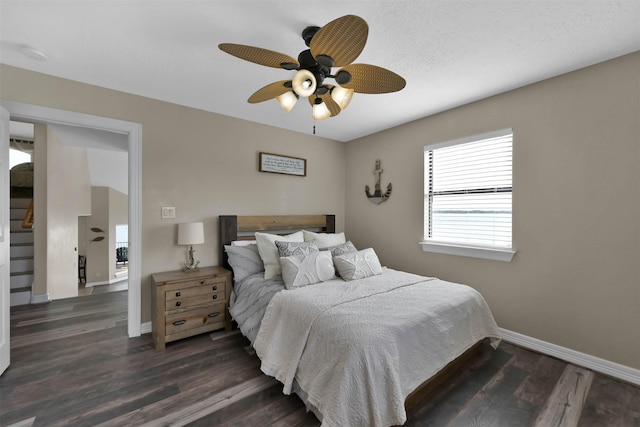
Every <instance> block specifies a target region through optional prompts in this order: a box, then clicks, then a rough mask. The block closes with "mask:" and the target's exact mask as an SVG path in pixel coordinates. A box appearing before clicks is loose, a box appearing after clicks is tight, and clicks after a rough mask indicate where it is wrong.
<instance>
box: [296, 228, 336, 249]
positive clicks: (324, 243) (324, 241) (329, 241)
mask: <svg viewBox="0 0 640 427" xmlns="http://www.w3.org/2000/svg"><path fill="white" fill-rule="evenodd" d="M302 233H303V234H304V241H305V242H308V241H310V240H315V241H316V244H317V245H318V248H320V249H323V248H327V247H329V246H336V245H340V244H342V243H344V242H346V238H345V237H344V233H314V232H313V231H307V230H302Z"/></svg>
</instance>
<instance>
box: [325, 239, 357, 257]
mask: <svg viewBox="0 0 640 427" xmlns="http://www.w3.org/2000/svg"><path fill="white" fill-rule="evenodd" d="M321 250H323V251H329V252H331V256H338V255H344V254H350V253H355V252H358V249H357V248H356V247H355V245H354V244H353V243H351V240H348V241H346V242H345V243H343V244H341V245H336V246H329V247H327V248H322V249H321Z"/></svg>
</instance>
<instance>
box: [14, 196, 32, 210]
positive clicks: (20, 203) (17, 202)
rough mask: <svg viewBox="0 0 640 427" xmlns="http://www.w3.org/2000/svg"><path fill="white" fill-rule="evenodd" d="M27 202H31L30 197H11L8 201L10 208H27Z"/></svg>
mask: <svg viewBox="0 0 640 427" xmlns="http://www.w3.org/2000/svg"><path fill="white" fill-rule="evenodd" d="M29 204H31V199H30V198H17V197H13V198H11V200H10V201H9V206H10V207H12V208H24V209H28V208H29Z"/></svg>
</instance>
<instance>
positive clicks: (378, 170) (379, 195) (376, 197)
mask: <svg viewBox="0 0 640 427" xmlns="http://www.w3.org/2000/svg"><path fill="white" fill-rule="evenodd" d="M382 172H383V170H382V166H381V163H380V159H378V160H376V167H375V169H373V176H375V178H376V185H375V191H374V192H373V194H371V192H370V189H369V186H368V185H365V186H364V192H365V194H366V195H367V198H368V199H369V200H370V201H371V202H373V203H375V204H376V205H379V204H380V203H382V202H384V201H386V200H387V199H388V198H389V196H391V183H389V185H387V191H385V192H384V193H383V192H382V191H381V190H380V175H382Z"/></svg>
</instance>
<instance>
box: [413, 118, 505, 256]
mask: <svg viewBox="0 0 640 427" xmlns="http://www.w3.org/2000/svg"><path fill="white" fill-rule="evenodd" d="M512 141H513V132H512V130H511V129H504V130H501V131H497V132H493V133H490V134H484V135H478V136H475V137H471V138H464V139H460V140H455V141H449V142H446V143H442V144H436V145H432V146H427V147H425V151H424V162H425V194H424V212H425V233H424V234H425V241H431V242H437V243H451V244H459V245H477V246H486V247H494V248H505V249H510V248H511V212H512V211H511V193H512Z"/></svg>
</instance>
